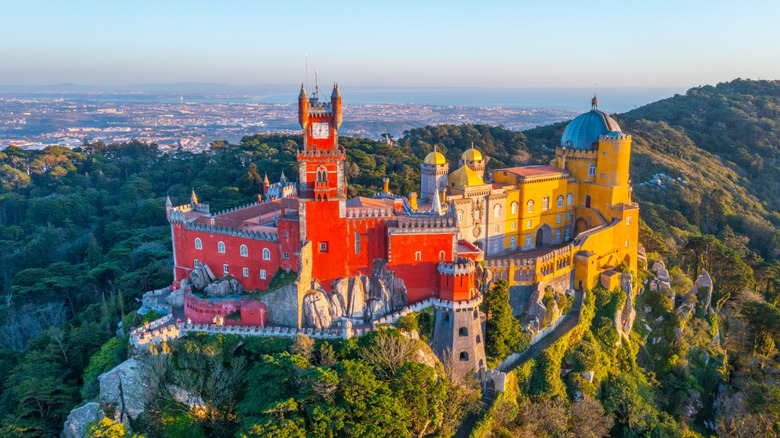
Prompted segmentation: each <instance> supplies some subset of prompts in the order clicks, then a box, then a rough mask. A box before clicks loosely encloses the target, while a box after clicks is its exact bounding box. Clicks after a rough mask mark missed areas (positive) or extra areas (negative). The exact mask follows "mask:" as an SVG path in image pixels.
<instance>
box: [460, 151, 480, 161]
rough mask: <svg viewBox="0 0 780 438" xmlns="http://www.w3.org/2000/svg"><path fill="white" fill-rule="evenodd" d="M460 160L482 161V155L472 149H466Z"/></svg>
mask: <svg viewBox="0 0 780 438" xmlns="http://www.w3.org/2000/svg"><path fill="white" fill-rule="evenodd" d="M460 159H461V160H463V161H464V162H465V161H482V153H481V152H480V151H478V150H476V149H474V148H471V149H466V152H464V153H463V155H461V156H460Z"/></svg>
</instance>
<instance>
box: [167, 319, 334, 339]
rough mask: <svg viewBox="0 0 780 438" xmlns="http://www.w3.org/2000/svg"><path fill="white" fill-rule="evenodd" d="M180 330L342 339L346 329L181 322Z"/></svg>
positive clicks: (240, 334)
mask: <svg viewBox="0 0 780 438" xmlns="http://www.w3.org/2000/svg"><path fill="white" fill-rule="evenodd" d="M179 330H180V331H181V333H182V334H186V333H188V332H205V333H209V334H212V335H213V334H218V333H221V334H231V335H238V336H266V337H286V338H294V337H295V336H296V335H298V334H302V335H306V336H308V337H310V338H315V339H341V338H344V335H345V329H344V328H343V327H335V328H325V329H313V328H300V329H299V328H295V327H270V326H266V327H258V326H241V325H219V326H218V325H216V324H188V323H182V324H179Z"/></svg>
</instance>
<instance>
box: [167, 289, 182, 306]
mask: <svg viewBox="0 0 780 438" xmlns="http://www.w3.org/2000/svg"><path fill="white" fill-rule="evenodd" d="M165 304H167V305H169V306H171V307H176V308H180V307H184V288H179V289H178V290H175V291H173V292H171V294H170V295H168V297H167V298H165Z"/></svg>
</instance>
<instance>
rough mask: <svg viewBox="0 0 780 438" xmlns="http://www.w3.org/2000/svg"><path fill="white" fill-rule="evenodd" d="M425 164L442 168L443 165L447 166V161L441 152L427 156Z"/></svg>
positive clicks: (434, 152)
mask: <svg viewBox="0 0 780 438" xmlns="http://www.w3.org/2000/svg"><path fill="white" fill-rule="evenodd" d="M424 162H425V164H430V165H433V166H441V165H442V164H447V159H446V158H444V155H442V154H441V153H440V152H436V151H433V152H431V153H430V154H428V155H426V156H425V161H424Z"/></svg>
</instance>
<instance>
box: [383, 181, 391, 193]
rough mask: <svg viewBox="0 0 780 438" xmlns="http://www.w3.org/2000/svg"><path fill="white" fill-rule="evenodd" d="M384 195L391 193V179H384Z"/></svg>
mask: <svg viewBox="0 0 780 438" xmlns="http://www.w3.org/2000/svg"><path fill="white" fill-rule="evenodd" d="M382 193H390V178H382Z"/></svg>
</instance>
